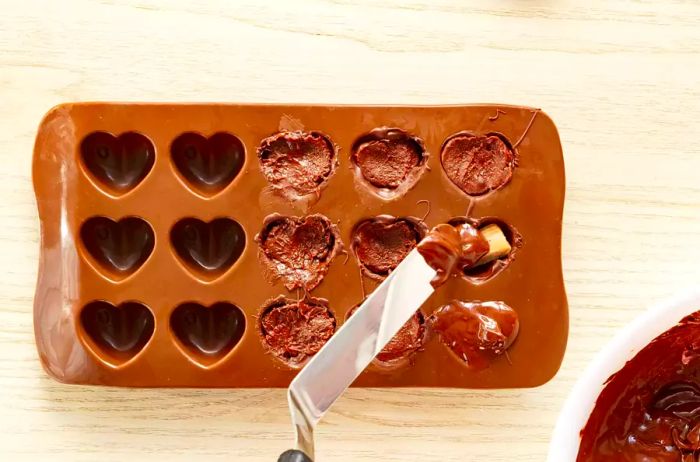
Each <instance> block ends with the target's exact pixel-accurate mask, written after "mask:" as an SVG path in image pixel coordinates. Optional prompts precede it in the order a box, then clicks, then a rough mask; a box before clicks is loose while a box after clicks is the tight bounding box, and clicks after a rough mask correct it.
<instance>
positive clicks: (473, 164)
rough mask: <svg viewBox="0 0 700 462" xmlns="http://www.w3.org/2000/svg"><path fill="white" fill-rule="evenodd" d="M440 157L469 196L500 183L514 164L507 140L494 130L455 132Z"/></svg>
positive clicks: (503, 183)
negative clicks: (473, 132) (481, 132)
mask: <svg viewBox="0 0 700 462" xmlns="http://www.w3.org/2000/svg"><path fill="white" fill-rule="evenodd" d="M441 160H442V167H443V169H444V170H445V173H446V174H447V177H448V178H449V179H450V180H451V181H452V182H453V183H454V184H455V185H456V186H457V187H458V188H459V189H461V190H462V191H464V192H465V193H467V194H469V195H472V196H478V195H481V194H485V193H487V192H489V191H493V190H495V189H499V188H501V187H503V186H504V185H505V184H506V183H508V182H509V181H510V179H511V177H512V176H513V170H514V169H515V166H516V157H515V152H514V151H513V148H512V147H511V146H510V143H508V142H507V141H506V140H504V139H503V138H502V137H501V136H498V135H495V134H489V135H483V136H482V135H474V134H471V133H459V134H456V135H454V136H452V137H451V138H449V139H448V140H447V141H446V142H445V144H444V145H443V147H442V153H441Z"/></svg>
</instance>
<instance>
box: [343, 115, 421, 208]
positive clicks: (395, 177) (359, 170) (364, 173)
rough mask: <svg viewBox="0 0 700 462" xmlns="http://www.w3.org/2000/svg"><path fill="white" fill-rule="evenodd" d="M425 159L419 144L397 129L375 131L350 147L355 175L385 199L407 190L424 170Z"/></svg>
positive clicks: (392, 197) (395, 196)
mask: <svg viewBox="0 0 700 462" xmlns="http://www.w3.org/2000/svg"><path fill="white" fill-rule="evenodd" d="M427 159H428V153H427V152H426V151H425V146H424V145H423V141H422V140H421V139H420V138H418V137H415V136H412V135H410V134H409V133H407V132H405V131H403V130H401V129H399V128H388V127H381V128H375V129H374V130H372V131H370V132H369V133H367V134H365V135H363V136H361V137H359V138H358V139H357V140H356V141H355V142H354V143H353V146H352V155H351V161H352V163H353V164H354V165H355V174H356V176H357V177H358V179H360V180H361V182H363V183H365V185H366V186H367V187H368V188H369V189H370V190H373V191H374V192H375V193H376V194H378V195H379V196H382V197H384V198H387V199H394V198H397V197H399V196H401V195H403V194H405V193H406V192H407V191H408V190H409V189H411V188H412V187H413V186H414V185H415V184H416V182H417V181H418V179H419V178H420V176H421V174H422V173H423V171H424V170H425V166H426V161H427Z"/></svg>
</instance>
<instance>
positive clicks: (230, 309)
mask: <svg viewBox="0 0 700 462" xmlns="http://www.w3.org/2000/svg"><path fill="white" fill-rule="evenodd" d="M170 328H171V330H172V331H173V333H174V334H175V337H176V339H177V341H178V344H179V346H180V347H181V348H182V350H183V352H184V353H185V354H186V355H187V356H188V357H189V358H190V359H192V360H193V361H194V362H196V363H197V364H199V365H201V366H204V367H209V366H211V365H213V364H215V363H217V362H219V361H221V360H222V359H223V358H224V357H225V356H226V355H227V354H228V353H229V352H230V351H231V350H232V349H233V348H234V347H235V346H236V345H237V344H238V342H240V340H241V338H242V337H243V333H244V332H245V316H244V314H243V312H242V311H241V309H240V308H238V307H237V306H235V305H233V304H231V303H227V302H219V303H215V304H213V305H212V306H210V307H205V306H202V305H200V304H198V303H184V304H182V305H180V306H178V307H177V308H176V309H175V310H174V311H173V313H172V315H171V316H170Z"/></svg>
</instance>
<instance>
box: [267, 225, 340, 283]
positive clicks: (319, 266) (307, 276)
mask: <svg viewBox="0 0 700 462" xmlns="http://www.w3.org/2000/svg"><path fill="white" fill-rule="evenodd" d="M255 240H256V241H257V243H258V245H259V247H260V252H259V255H260V259H261V260H262V262H263V264H264V265H265V266H266V267H267V270H268V271H267V274H268V276H269V279H271V280H273V281H274V280H277V279H282V281H283V282H284V285H285V287H287V289H288V290H293V289H297V288H298V289H305V290H307V291H309V290H312V289H313V288H314V287H316V286H317V285H319V284H320V283H321V281H322V280H323V277H324V276H325V275H326V273H327V272H328V267H329V266H330V264H331V261H332V260H333V258H334V257H335V255H336V254H337V253H338V251H339V250H341V249H342V242H341V240H340V236H339V235H338V230H337V228H336V227H335V226H334V225H333V224H332V223H331V222H330V220H329V219H328V218H326V217H324V216H323V215H318V214H316V215H307V216H305V217H285V216H281V215H272V216H270V217H268V218H267V219H266V220H265V224H264V226H263V229H262V231H261V232H260V234H258V235H257V236H256V237H255Z"/></svg>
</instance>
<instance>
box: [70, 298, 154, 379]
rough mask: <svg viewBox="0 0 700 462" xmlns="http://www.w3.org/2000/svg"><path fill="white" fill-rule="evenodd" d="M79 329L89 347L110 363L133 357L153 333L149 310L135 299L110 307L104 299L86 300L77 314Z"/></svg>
mask: <svg viewBox="0 0 700 462" xmlns="http://www.w3.org/2000/svg"><path fill="white" fill-rule="evenodd" d="M80 323H81V325H82V330H83V331H84V332H85V333H86V334H87V338H85V340H86V341H87V343H88V346H89V347H90V349H91V350H92V351H93V352H95V354H96V355H97V356H99V357H100V358H101V359H102V360H103V361H104V362H106V363H108V364H110V365H111V366H114V367H117V366H120V365H122V364H124V363H126V362H127V361H129V360H130V359H132V358H133V357H134V356H136V355H137V354H138V353H139V352H140V351H141V350H143V348H144V347H145V346H146V344H147V343H148V341H149V340H150V339H151V337H152V336H153V331H154V329H155V320H154V318H153V313H151V311H150V310H149V309H148V308H146V306H145V305H143V304H141V303H138V302H124V303H122V304H121V305H119V306H114V305H112V304H111V303H109V302H106V301H102V300H99V301H94V302H91V303H88V304H87V305H85V307H84V308H83V310H82V312H81V313H80Z"/></svg>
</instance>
